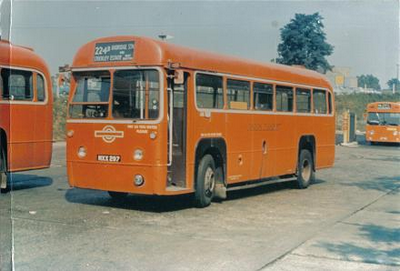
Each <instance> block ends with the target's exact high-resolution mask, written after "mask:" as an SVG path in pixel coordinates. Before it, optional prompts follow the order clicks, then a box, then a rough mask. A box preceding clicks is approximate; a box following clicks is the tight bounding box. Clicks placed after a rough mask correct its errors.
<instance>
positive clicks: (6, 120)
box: [0, 102, 10, 161]
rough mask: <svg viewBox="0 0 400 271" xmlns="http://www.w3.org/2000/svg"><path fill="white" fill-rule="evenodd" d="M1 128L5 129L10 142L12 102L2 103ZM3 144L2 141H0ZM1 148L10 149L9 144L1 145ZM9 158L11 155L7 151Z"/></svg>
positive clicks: (0, 111)
mask: <svg viewBox="0 0 400 271" xmlns="http://www.w3.org/2000/svg"><path fill="white" fill-rule="evenodd" d="M0 129H1V130H3V132H4V133H5V136H6V137H7V138H6V140H7V144H9V143H10V142H9V137H10V104H9V103H7V102H3V103H0ZM0 144H1V142H0ZM0 148H5V149H8V151H9V146H0ZM5 155H6V156H7V160H8V161H10V157H9V156H8V154H7V153H5Z"/></svg>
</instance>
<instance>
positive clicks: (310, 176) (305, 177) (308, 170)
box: [297, 149, 315, 189]
mask: <svg viewBox="0 0 400 271" xmlns="http://www.w3.org/2000/svg"><path fill="white" fill-rule="evenodd" d="M314 178H315V174H314V165H313V159H312V155H311V153H310V151H309V150H306V149H303V150H301V152H300V156H299V161H298V165H297V187H298V188H299V189H304V188H307V187H308V186H309V185H310V183H311V182H313V181H314Z"/></svg>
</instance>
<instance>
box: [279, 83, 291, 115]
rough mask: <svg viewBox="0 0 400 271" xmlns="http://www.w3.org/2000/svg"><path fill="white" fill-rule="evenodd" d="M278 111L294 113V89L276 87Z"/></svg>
mask: <svg viewBox="0 0 400 271" xmlns="http://www.w3.org/2000/svg"><path fill="white" fill-rule="evenodd" d="M276 111H281V112H292V111H293V89H292V88H291V87H284V86H276Z"/></svg>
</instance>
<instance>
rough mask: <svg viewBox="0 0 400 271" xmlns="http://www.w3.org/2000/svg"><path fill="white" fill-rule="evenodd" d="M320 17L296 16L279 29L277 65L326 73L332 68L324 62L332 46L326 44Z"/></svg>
mask: <svg viewBox="0 0 400 271" xmlns="http://www.w3.org/2000/svg"><path fill="white" fill-rule="evenodd" d="M322 20H323V18H322V16H321V15H319V13H318V12H317V13H314V14H311V15H306V14H296V15H295V17H294V19H291V20H290V22H289V23H288V24H287V25H285V26H284V27H283V28H281V29H280V30H281V40H282V42H281V43H280V44H279V45H278V54H279V58H278V59H277V62H278V63H281V64H286V65H303V66H305V67H306V68H308V69H311V70H316V71H319V72H323V73H326V71H327V70H331V69H332V66H331V65H329V63H328V61H327V60H326V58H325V57H326V56H329V55H331V54H332V52H333V46H332V45H330V44H329V43H327V42H326V34H325V32H324V31H323V28H324V25H323V24H322Z"/></svg>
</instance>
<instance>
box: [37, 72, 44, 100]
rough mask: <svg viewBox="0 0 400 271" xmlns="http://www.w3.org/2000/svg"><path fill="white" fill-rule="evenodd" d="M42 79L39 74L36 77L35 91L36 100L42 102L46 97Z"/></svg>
mask: <svg viewBox="0 0 400 271" xmlns="http://www.w3.org/2000/svg"><path fill="white" fill-rule="evenodd" d="M45 89H46V88H45V85H44V79H43V76H41V75H40V74H38V75H37V77H36V91H37V100H38V101H39V102H43V101H44V100H45V99H46V91H45Z"/></svg>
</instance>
